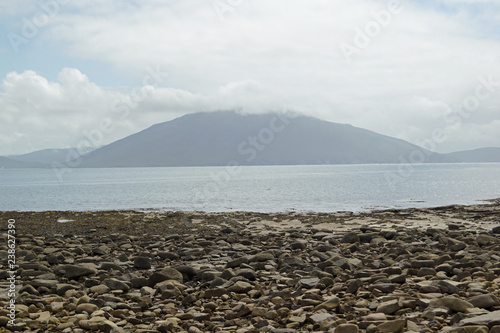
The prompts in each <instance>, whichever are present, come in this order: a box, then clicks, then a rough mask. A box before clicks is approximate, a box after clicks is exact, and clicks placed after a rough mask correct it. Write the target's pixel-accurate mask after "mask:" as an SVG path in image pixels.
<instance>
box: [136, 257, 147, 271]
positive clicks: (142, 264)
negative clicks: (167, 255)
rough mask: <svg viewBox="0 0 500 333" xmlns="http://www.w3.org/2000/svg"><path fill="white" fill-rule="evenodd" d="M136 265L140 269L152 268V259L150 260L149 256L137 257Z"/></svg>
mask: <svg viewBox="0 0 500 333" xmlns="http://www.w3.org/2000/svg"><path fill="white" fill-rule="evenodd" d="M134 267H135V268H139V269H150V268H151V261H150V260H149V258H148V257H135V258H134Z"/></svg>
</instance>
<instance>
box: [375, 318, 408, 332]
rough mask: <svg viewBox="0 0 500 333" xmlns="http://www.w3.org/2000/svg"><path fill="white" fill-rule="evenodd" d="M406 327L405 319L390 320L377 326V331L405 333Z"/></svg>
mask: <svg viewBox="0 0 500 333" xmlns="http://www.w3.org/2000/svg"><path fill="white" fill-rule="evenodd" d="M405 326H406V320H404V319H397V320H389V321H386V322H385V323H382V324H379V325H377V330H379V331H380V332H382V333H402V332H404V329H405Z"/></svg>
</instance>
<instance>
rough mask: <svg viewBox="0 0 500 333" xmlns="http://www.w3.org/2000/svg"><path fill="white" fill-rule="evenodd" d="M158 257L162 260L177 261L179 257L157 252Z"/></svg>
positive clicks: (169, 253)
mask: <svg viewBox="0 0 500 333" xmlns="http://www.w3.org/2000/svg"><path fill="white" fill-rule="evenodd" d="M158 257H160V258H162V259H170V260H177V259H179V255H178V254H176V253H173V252H158Z"/></svg>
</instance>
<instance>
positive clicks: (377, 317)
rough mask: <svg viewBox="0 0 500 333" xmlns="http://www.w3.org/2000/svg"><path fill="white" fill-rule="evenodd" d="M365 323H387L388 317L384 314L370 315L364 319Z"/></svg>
mask: <svg viewBox="0 0 500 333" xmlns="http://www.w3.org/2000/svg"><path fill="white" fill-rule="evenodd" d="M363 320H364V321H386V320H387V316H386V315H385V313H382V312H375V313H370V314H368V315H366V316H364V317H363Z"/></svg>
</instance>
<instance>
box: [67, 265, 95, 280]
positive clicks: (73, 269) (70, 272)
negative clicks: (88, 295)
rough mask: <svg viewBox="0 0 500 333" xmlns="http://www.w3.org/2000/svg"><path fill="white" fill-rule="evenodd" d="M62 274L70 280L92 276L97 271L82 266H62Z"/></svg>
mask: <svg viewBox="0 0 500 333" xmlns="http://www.w3.org/2000/svg"><path fill="white" fill-rule="evenodd" d="M60 269H61V270H62V272H63V274H64V275H65V276H66V277H67V278H68V279H70V280H74V279H78V278H80V277H82V276H88V275H94V274H96V273H97V270H96V269H95V268H92V267H88V266H83V265H64V266H62V267H60Z"/></svg>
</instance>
